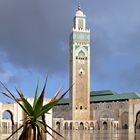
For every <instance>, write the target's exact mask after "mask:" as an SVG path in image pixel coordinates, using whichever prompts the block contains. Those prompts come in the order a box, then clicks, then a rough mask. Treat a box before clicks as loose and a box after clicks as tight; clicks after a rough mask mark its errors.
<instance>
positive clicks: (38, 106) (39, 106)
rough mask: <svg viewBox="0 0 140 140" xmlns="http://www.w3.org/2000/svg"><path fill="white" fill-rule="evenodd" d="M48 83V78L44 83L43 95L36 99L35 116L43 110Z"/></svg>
mask: <svg viewBox="0 0 140 140" xmlns="http://www.w3.org/2000/svg"><path fill="white" fill-rule="evenodd" d="M46 84H47V79H46V81H45V84H44V87H43V90H42V92H41V95H40V97H39V98H38V99H37V101H36V104H35V108H34V116H38V114H39V113H40V112H41V110H42V106H43V100H44V94H45V89H46Z"/></svg>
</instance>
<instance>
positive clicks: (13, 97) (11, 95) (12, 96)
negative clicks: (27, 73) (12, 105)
mask: <svg viewBox="0 0 140 140" xmlns="http://www.w3.org/2000/svg"><path fill="white" fill-rule="evenodd" d="M0 83H1V85H2V86H3V87H4V88H5V90H6V91H7V92H8V93H9V95H8V94H6V93H5V95H7V97H8V96H9V97H10V98H12V100H14V101H15V102H16V103H18V104H19V106H20V107H21V108H22V109H23V110H24V111H25V112H26V113H27V114H28V112H27V110H26V109H25V107H24V106H23V105H22V104H21V103H20V102H19V101H18V99H17V98H16V97H15V96H14V94H12V93H11V92H10V90H9V89H8V88H7V87H6V86H5V85H4V84H3V83H2V82H1V81H0Z"/></svg>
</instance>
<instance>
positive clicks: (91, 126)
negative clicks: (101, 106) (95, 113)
mask: <svg viewBox="0 0 140 140" xmlns="http://www.w3.org/2000/svg"><path fill="white" fill-rule="evenodd" d="M90 129H91V130H94V123H93V122H91V123H90Z"/></svg>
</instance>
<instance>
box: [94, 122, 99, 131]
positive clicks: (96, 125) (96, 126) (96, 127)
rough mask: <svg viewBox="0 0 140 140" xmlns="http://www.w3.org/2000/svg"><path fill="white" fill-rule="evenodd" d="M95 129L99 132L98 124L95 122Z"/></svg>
mask: <svg viewBox="0 0 140 140" xmlns="http://www.w3.org/2000/svg"><path fill="white" fill-rule="evenodd" d="M95 129H96V130H100V126H99V122H96V123H95Z"/></svg>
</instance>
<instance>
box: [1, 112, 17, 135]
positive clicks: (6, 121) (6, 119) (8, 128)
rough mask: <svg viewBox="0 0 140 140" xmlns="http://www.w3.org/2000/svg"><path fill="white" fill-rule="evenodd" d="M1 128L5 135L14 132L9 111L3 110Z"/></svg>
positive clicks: (11, 115)
mask: <svg viewBox="0 0 140 140" xmlns="http://www.w3.org/2000/svg"><path fill="white" fill-rule="evenodd" d="M2 127H3V132H5V133H7V132H8V133H9V132H13V131H14V120H13V114H12V112H11V111H10V110H5V111H4V112H3V114H2Z"/></svg>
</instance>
